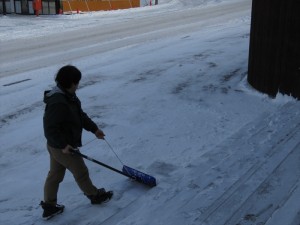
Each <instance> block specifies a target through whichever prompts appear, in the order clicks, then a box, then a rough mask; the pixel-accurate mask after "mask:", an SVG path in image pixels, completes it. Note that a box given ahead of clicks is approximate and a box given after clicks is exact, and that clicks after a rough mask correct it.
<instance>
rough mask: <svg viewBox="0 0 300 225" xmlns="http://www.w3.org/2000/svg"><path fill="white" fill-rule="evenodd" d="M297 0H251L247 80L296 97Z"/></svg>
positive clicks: (299, 55)
mask: <svg viewBox="0 0 300 225" xmlns="http://www.w3.org/2000/svg"><path fill="white" fill-rule="evenodd" d="M299 12H300V0H253V1H252V18H251V34H250V49H249V64H248V82H249V83H250V84H251V85H252V86H253V87H254V88H256V89H257V90H259V91H261V92H263V93H267V94H268V95H270V96H272V97H275V96H276V94H277V93H278V92H281V93H283V94H288V95H292V96H294V97H296V98H298V99H300V13H299Z"/></svg>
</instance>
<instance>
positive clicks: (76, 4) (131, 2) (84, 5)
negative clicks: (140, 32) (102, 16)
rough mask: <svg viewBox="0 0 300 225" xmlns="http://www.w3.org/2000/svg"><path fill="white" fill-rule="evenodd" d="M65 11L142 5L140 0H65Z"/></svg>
mask: <svg viewBox="0 0 300 225" xmlns="http://www.w3.org/2000/svg"><path fill="white" fill-rule="evenodd" d="M62 4H63V11H64V12H68V11H81V12H88V11H101V10H116V9H128V8H134V7H140V0H63V1H62Z"/></svg>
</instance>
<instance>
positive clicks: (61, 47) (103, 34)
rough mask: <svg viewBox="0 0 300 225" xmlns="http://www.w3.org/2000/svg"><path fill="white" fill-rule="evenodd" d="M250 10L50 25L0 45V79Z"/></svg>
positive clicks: (245, 6) (236, 5)
mask: <svg viewBox="0 0 300 225" xmlns="http://www.w3.org/2000/svg"><path fill="white" fill-rule="evenodd" d="M250 7H251V1H250V0H247V1H241V2H239V1H238V2H233V3H228V4H224V5H220V6H218V5H217V6H213V7H208V8H205V9H203V8H197V7H196V8H189V9H177V10H174V11H162V12H160V13H149V14H143V16H140V15H136V16H135V15H130V17H128V18H127V17H126V18H125V19H122V20H121V19H120V20H118V21H107V22H106V23H105V24H102V20H101V19H99V21H98V23H97V25H93V26H90V27H88V28H82V29H81V30H80V31H78V30H72V29H71V28H70V31H68V29H67V31H64V28H62V27H57V28H56V27H55V26H54V27H53V29H55V32H54V33H53V34H49V35H47V33H46V32H45V33H44V36H42V37H38V38H29V39H25V40H24V39H20V40H8V41H5V42H4V43H1V55H0V66H1V76H7V75H11V74H15V73H20V72H25V71H28V70H31V69H38V68H42V67H44V66H47V65H53V64H57V63H61V62H69V61H72V60H74V59H78V58H81V57H84V56H89V55H92V54H95V53H103V52H106V51H111V50H113V49H117V48H122V47H126V46H130V45H135V44H140V43H142V42H147V41H149V40H156V39H161V38H164V37H168V36H169V37H171V36H172V35H176V34H178V33H183V34H184V33H186V32H189V31H191V30H193V31H197V30H200V29H201V28H202V27H204V26H211V25H213V24H215V23H218V22H220V21H223V20H229V19H232V18H236V17H238V16H241V15H244V13H245V11H249V8H250ZM66 23H68V21H66ZM75 27H76V25H75ZM33 28H34V27H33ZM34 29H38V27H36V28H34ZM41 29H42V28H41ZM41 32H42V31H41ZM12 37H13V34H12ZM45 53H46V54H45Z"/></svg>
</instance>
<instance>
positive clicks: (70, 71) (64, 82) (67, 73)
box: [55, 65, 81, 89]
mask: <svg viewBox="0 0 300 225" xmlns="http://www.w3.org/2000/svg"><path fill="white" fill-rule="evenodd" d="M80 79H81V72H80V70H79V69H77V68H76V67H75V66H72V65H67V66H63V67H62V68H60V69H59V70H58V72H57V74H56V77H55V81H56V83H57V84H58V85H60V86H61V87H63V88H65V89H68V88H70V87H71V86H72V84H78V83H79V81H80Z"/></svg>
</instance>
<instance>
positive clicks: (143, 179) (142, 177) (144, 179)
mask: <svg viewBox="0 0 300 225" xmlns="http://www.w3.org/2000/svg"><path fill="white" fill-rule="evenodd" d="M70 151H71V152H72V153H74V154H75V155H78V156H81V157H82V158H85V159H87V160H89V161H92V162H94V163H97V164H99V165H101V166H103V167H105V168H107V169H110V170H112V171H114V172H117V173H119V174H121V175H123V176H126V177H129V178H131V179H133V180H135V181H137V182H139V183H142V184H145V185H147V186H149V187H154V186H156V179H155V178H154V177H152V176H150V175H148V174H145V173H143V172H140V171H138V170H136V169H133V168H131V167H129V166H125V165H124V164H123V169H122V171H121V170H118V169H116V168H114V167H111V166H109V165H107V164H104V163H102V162H100V161H98V160H96V159H93V158H91V157H89V156H87V155H84V154H82V153H81V152H80V151H79V150H70Z"/></svg>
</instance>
